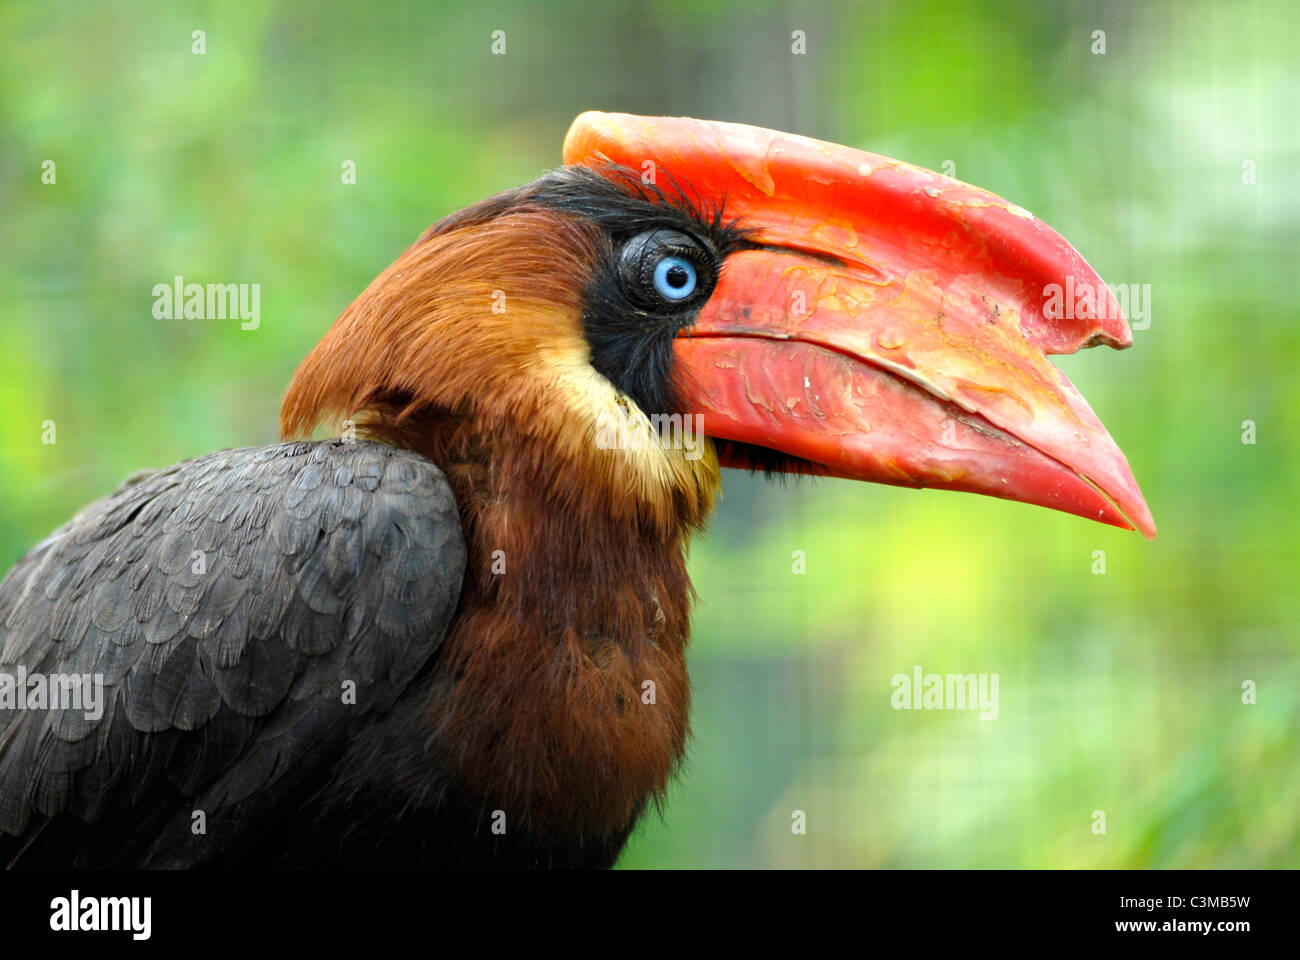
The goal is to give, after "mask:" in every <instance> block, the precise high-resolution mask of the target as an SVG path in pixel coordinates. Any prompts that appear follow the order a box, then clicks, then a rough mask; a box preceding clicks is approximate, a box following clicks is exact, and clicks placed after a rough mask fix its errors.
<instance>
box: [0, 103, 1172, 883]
mask: <svg viewBox="0 0 1300 960" xmlns="http://www.w3.org/2000/svg"><path fill="white" fill-rule="evenodd" d="M1053 285H1057V287H1059V288H1066V289H1069V290H1073V291H1076V292H1077V291H1082V290H1087V291H1089V293H1088V295H1087V296H1081V295H1077V294H1076V296H1075V297H1074V298H1073V299H1072V301H1071V302H1066V303H1063V304H1062V303H1060V302H1059V298H1058V302H1057V303H1056V308H1053V306H1052V304H1053V301H1052V297H1051V295H1050V293H1049V291H1051V290H1052V288H1053ZM1131 342H1132V336H1131V334H1130V332H1129V329H1128V326H1127V324H1126V322H1125V320H1124V318H1123V316H1122V314H1121V311H1120V309H1119V307H1118V304H1117V303H1116V301H1115V300H1114V298H1113V297H1112V294H1111V291H1110V290H1109V289H1108V288H1107V287H1106V286H1105V285H1104V284H1103V283H1102V282H1101V280H1100V278H1098V276H1097V275H1096V273H1094V272H1093V270H1092V269H1091V268H1090V267H1089V266H1088V264H1087V263H1086V262H1085V261H1084V260H1083V258H1082V257H1081V256H1080V255H1079V254H1078V253H1077V252H1076V251H1075V250H1074V249H1073V248H1072V247H1071V246H1070V245H1069V244H1068V243H1067V242H1066V241H1065V240H1064V239H1063V238H1062V237H1061V236H1060V235H1059V234H1057V233H1056V232H1055V231H1053V230H1052V229H1050V228H1049V227H1047V226H1046V225H1045V224H1043V223H1042V222H1041V221H1039V220H1037V219H1036V218H1034V217H1033V216H1031V215H1030V214H1029V213H1028V212H1026V211H1025V210H1023V209H1021V208H1020V207H1017V206H1015V205H1013V204H1010V203H1008V202H1007V201H1005V200H1002V199H1001V198H999V197H997V196H994V195H993V194H991V193H987V192H985V191H983V190H980V189H977V188H975V187H972V186H968V185H967V184H964V183H961V182H958V181H956V180H953V179H950V178H948V177H945V176H941V175H939V174H937V173H932V172H930V171H927V170H923V169H920V168H918V167H914V166H911V165H909V164H906V163H901V162H899V161H896V160H891V159H889V158H887V157H883V156H878V155H875V154H871V153H866V152H863V151H860V150H856V149H849V148H847V147H843V146H839V145H835V144H831V143H824V142H819V141H816V140H811V139H807V138H804V137H800V136H793V135H789V134H783V133H777V132H773V131H770V130H764V129H759V128H755V127H750V126H742V125H738V124H731V123H718V122H708V121H699V120H690V119H680V118H654V117H636V116H629V115H623V114H603V113H585V114H582V115H581V116H579V117H578V118H577V120H576V121H575V122H574V124H573V126H572V128H571V129H570V131H569V133H568V136H567V138H566V141H565V144H564V166H562V167H560V168H558V169H556V170H554V171H552V172H549V173H546V174H544V175H543V176H542V177H540V179H538V180H535V181H534V182H532V183H530V184H528V185H526V186H523V187H519V188H517V189H513V190H508V191H506V192H504V193H501V194H498V195H496V196H494V197H491V198H489V199H487V200H484V201H482V202H481V203H478V204H476V205H474V206H472V207H469V208H468V209H465V210H462V211H460V212H459V213H455V214H452V215H450V216H448V217H446V218H445V219H443V220H441V221H439V222H438V223H436V224H434V226H432V227H431V228H429V229H428V230H427V231H426V232H425V233H424V234H423V235H422V236H420V238H419V239H418V240H417V241H416V242H415V244H414V245H413V246H411V247H410V249H408V250H407V251H406V252H405V253H403V254H402V255H401V256H400V257H399V258H398V259H397V261H396V262H395V263H393V264H392V266H390V267H389V268H388V269H387V270H385V271H384V272H383V273H381V274H380V275H379V277H378V278H377V279H376V280H375V281H374V282H373V283H372V284H371V285H370V286H369V287H368V288H367V289H366V290H365V291H364V292H363V293H362V294H361V295H360V296H359V297H358V298H357V300H356V301H355V302H354V303H352V305H351V306H349V307H348V308H347V309H346V310H345V311H344V312H343V313H342V315H341V316H340V317H339V318H338V320H337V321H336V322H335V323H334V324H333V326H332V327H331V328H330V329H329V330H328V331H327V332H326V333H325V335H324V337H323V339H322V340H321V341H320V342H319V344H318V345H317V346H316V347H315V348H314V349H313V350H312V351H311V352H310V354H309V355H308V356H307V357H306V359H305V360H304V361H303V362H302V364H301V366H300V367H299V368H298V370H297V373H296V374H295V376H294V378H293V380H292V383H291V384H290V386H289V389H288V392H287V394H286V396H285V398H284V403H283V408H282V411H281V418H280V426H281V432H282V435H283V437H284V438H285V440H284V441H283V442H281V443H278V444H275V445H271V446H265V447H256V448H249V449H240V450H227V451H222V452H219V453H213V454H209V455H207V456H202V457H199V458H197V459H194V460H189V461H186V462H184V463H181V464H178V465H176V466H173V467H170V468H167V469H164V470H159V471H156V472H149V473H144V474H140V475H136V476H133V477H131V478H129V479H128V480H127V481H126V482H125V483H124V484H123V486H122V487H121V488H120V489H118V490H117V491H116V492H115V493H113V494H112V495H111V496H109V497H108V498H107V499H105V500H101V501H99V502H97V503H95V504H93V505H91V506H89V507H87V508H86V509H85V510H84V511H83V512H81V513H80V514H78V515H77V516H76V517H75V518H74V519H73V520H72V521H71V522H70V523H68V524H67V525H66V526H64V527H62V528H60V529H59V530H57V531H56V532H55V533H54V534H52V535H51V536H50V537H49V538H48V539H46V540H44V541H43V542H41V543H39V544H37V545H36V546H35V547H34V548H33V549H32V550H31V551H30V552H29V553H28V554H27V555H26V556H24V557H23V558H22V559H21V560H19V561H18V563H17V565H16V566H15V567H14V568H13V570H12V571H11V572H10V573H9V575H8V576H7V577H6V578H5V580H4V582H3V584H2V585H0V651H2V653H0V706H3V707H7V709H0V857H3V862H4V863H5V864H7V865H9V866H14V865H17V866H25V865H37V866H43V865H61V866H106V865H117V866H151V867H153V866H158V867H187V866H198V865H206V866H236V865H250V864H251V865H287V866H306V865H354V866H381V865H439V866H480V865H498V866H551V867H604V866H609V865H612V864H613V863H614V861H615V860H616V859H617V857H618V855H619V852H620V850H621V849H622V847H623V844H624V842H625V840H626V839H627V837H628V834H629V832H630V831H631V829H632V828H633V826H634V824H635V823H636V822H637V819H638V818H639V817H640V816H641V815H642V813H643V812H644V811H645V810H646V808H647V806H648V805H650V804H651V803H653V802H655V801H656V800H657V799H658V798H660V797H662V795H663V792H664V789H665V787H666V785H667V784H668V782H669V779H670V777H671V776H672V774H673V773H674V770H675V768H676V767H677V766H678V764H679V762H680V760H681V758H682V755H683V750H684V745H685V742H686V739H687V731H688V725H687V713H688V706H689V698H690V694H689V690H688V686H687V671H686V664H685V659H684V653H685V647H686V641H687V634H688V618H689V608H690V605H691V602H692V589H691V584H690V581H689V579H688V577H687V569H686V559H685V549H686V547H687V544H688V541H689V540H690V538H691V537H692V535H693V534H695V533H697V532H698V531H700V530H701V529H702V528H703V527H704V525H705V522H706V520H707V519H708V517H709V515H710V512H711V511H712V510H713V507H714V501H715V498H716V496H717V494H718V489H719V476H720V470H719V468H720V467H740V468H749V469H755V470H760V471H766V472H769V473H806V474H814V475H827V476H834V477H844V478H854V479H859V480H869V481H874V482H877V483H886V484H895V485H902V486H912V487H939V488H944V489H949V490H965V491H971V492H975V493H983V494H988V495H991V496H995V497H1003V498H1006V499H1011V500H1019V501H1023V502H1026V503H1031V504H1039V505H1042V506H1047V507H1052V508H1055V509H1057V510H1062V511H1065V512H1068V513H1074V514H1078V515H1080V516H1083V517H1090V518H1092V519H1094V520H1099V521H1102V522H1104V523H1110V524H1114V525H1116V526H1120V527H1124V528H1128V529H1133V528H1136V529H1137V530H1139V531H1141V532H1142V533H1144V534H1146V535H1147V536H1154V533H1155V527H1154V525H1153V522H1152V519H1151V515H1150V513H1149V512H1148V510H1147V507H1146V504H1145V503H1144V501H1143V499H1142V495H1141V493H1140V492H1139V491H1138V488H1137V485H1136V483H1135V481H1134V479H1133V476H1132V473H1131V472H1130V470H1129V467H1128V464H1127V462H1126V460H1125V459H1124V456H1123V454H1122V453H1121V452H1120V450H1119V448H1118V447H1117V446H1116V445H1115V443H1114V442H1113V441H1112V440H1111V438H1110V436H1109V435H1108V434H1107V432H1106V430H1105V429H1104V428H1103V427H1102V425H1101V423H1100V422H1099V421H1098V420H1097V418H1096V416H1095V415H1094V414H1093V412H1092V410H1091V409H1090V408H1089V406H1088V405H1087V403H1086V402H1085V401H1084V400H1083V398H1082V397H1081V396H1080V395H1079V394H1078V392H1076V391H1075V389H1074V388H1073V386H1072V385H1071V384H1070V383H1069V381H1068V380H1067V379H1066V378H1065V377H1064V376H1063V375H1062V374H1061V373H1060V372H1058V371H1057V369H1056V368H1055V367H1054V366H1053V365H1052V364H1051V363H1050V362H1049V360H1048V356H1049V355H1050V354H1056V353H1071V352H1073V351H1075V350H1077V349H1079V348H1080V347H1085V346H1092V345H1095V344H1106V345H1109V346H1112V347H1118V348H1123V347H1127V346H1129V345H1130V344H1131ZM696 416H698V417H700V418H702V419H701V420H700V421H699V422H701V423H702V424H703V428H704V433H705V435H706V438H707V439H705V440H704V441H703V442H702V445H700V446H698V447H697V448H696V449H695V450H694V453H692V450H691V449H690V447H689V445H688V444H687V443H685V442H678V441H679V440H684V433H683V435H682V436H677V435H676V434H674V430H673V429H671V428H672V427H673V426H674V425H675V424H678V423H684V422H689V420H690V418H694V417H696ZM674 417H676V419H674ZM683 417H684V418H687V419H686V420H683ZM612 422H617V423H619V424H621V426H622V433H619V434H612V433H611V434H608V435H606V436H605V442H602V430H603V429H604V427H602V424H604V425H606V426H607V425H608V424H610V423H612ZM340 424H342V425H343V430H342V432H341V433H342V435H341V436H339V437H336V438H334V439H328V440H320V441H315V442H313V441H311V440H310V437H311V435H312V433H313V432H314V430H316V429H317V428H318V427H321V426H327V425H333V426H338V425H340ZM665 426H667V427H669V428H670V429H664V428H665ZM611 436H614V437H616V439H615V440H614V441H612V442H611V441H610V440H609V438H610V437H611ZM6 676H7V677H8V678H9V679H8V681H5V680H4V679H3V678H4V677H6ZM73 676H81V677H83V678H84V682H83V686H82V687H81V688H80V689H81V694H82V702H80V703H78V702H77V700H76V690H75V689H74V688H73V686H72V685H71V684H70V682H67V678H69V677H73ZM42 678H44V681H42ZM56 678H57V679H56ZM101 681H102V688H101V689H100V695H99V696H98V697H95V696H94V694H93V691H94V690H95V689H96V686H95V684H96V683H98V682H101ZM42 683H44V686H42ZM59 683H65V686H64V687H62V688H60V687H59V686H58V684H59ZM42 689H43V690H45V691H46V694H47V696H46V698H45V699H42V696H41V695H40V693H39V691H40V690H42ZM6 690H7V691H8V694H7V695H8V698H9V699H8V700H7V701H6V700H5V699H4V698H5V696H6ZM56 694H57V695H59V696H56ZM92 700H97V704H91V701H92Z"/></svg>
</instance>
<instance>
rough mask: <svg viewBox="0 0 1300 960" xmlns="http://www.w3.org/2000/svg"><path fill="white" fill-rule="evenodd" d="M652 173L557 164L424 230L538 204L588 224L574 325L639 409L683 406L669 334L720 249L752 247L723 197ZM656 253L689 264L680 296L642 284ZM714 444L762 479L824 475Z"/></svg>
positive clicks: (737, 446) (715, 264) (744, 448)
mask: <svg viewBox="0 0 1300 960" xmlns="http://www.w3.org/2000/svg"><path fill="white" fill-rule="evenodd" d="M658 179H659V180H660V181H662V182H664V183H665V184H667V186H666V188H661V187H660V186H657V185H654V184H646V183H644V182H643V181H642V179H641V176H640V174H639V173H637V172H636V171H634V170H632V169H630V168H628V167H622V166H617V165H614V164H610V165H608V166H606V167H605V168H604V169H603V170H601V172H599V173H597V172H596V171H594V170H590V169H588V168H586V167H562V168H560V169H558V170H553V171H551V172H550V173H547V174H544V175H543V176H542V177H540V178H539V179H537V180H535V181H533V182H532V183H530V184H527V185H525V186H523V187H519V188H517V189H515V190H510V191H507V192H505V193H502V194H498V195H497V196H495V197H492V198H489V199H488V200H485V201H483V203H481V204H478V205H476V206H475V207H471V208H469V209H468V210H463V211H461V212H460V213H457V214H453V215H451V216H450V217H447V218H445V219H444V220H442V221H439V222H438V223H437V224H435V225H434V226H433V227H431V228H430V229H429V231H428V233H427V234H426V236H427V235H430V234H433V233H439V232H442V231H444V230H447V229H452V228H455V227H459V226H468V225H471V224H472V223H474V222H477V221H481V220H486V219H490V218H492V217H494V216H498V215H500V214H502V213H504V212H506V211H507V210H510V209H512V208H514V209H517V208H518V207H520V206H541V207H547V208H550V209H553V210H560V211H564V212H565V213H569V214H572V215H575V216H578V217H581V218H583V219H584V220H588V221H590V222H591V223H594V224H595V225H596V226H598V227H599V228H600V230H601V232H602V234H603V235H604V239H605V241H606V242H605V243H604V244H603V249H602V250H601V251H600V254H599V256H598V259H597V263H596V265H595V269H594V270H593V274H592V278H591V281H590V282H589V283H588V285H587V287H586V289H585V290H584V292H583V300H584V309H583V314H582V328H583V335H584V336H585V337H586V340H587V344H588V346H589V348H590V350H591V364H592V366H593V367H594V368H595V369H596V370H597V372H599V373H600V374H601V375H602V376H604V377H605V378H606V379H607V380H609V382H610V383H612V384H613V385H614V386H615V387H616V388H618V389H619V390H620V391H621V392H622V393H624V394H625V395H627V396H628V397H629V398H630V399H631V400H632V401H633V402H634V403H635V404H636V405H637V406H638V407H639V408H640V409H641V410H642V412H644V413H645V414H646V415H652V414H656V413H670V414H671V413H686V412H689V411H686V410H684V409H683V406H682V401H681V397H682V396H684V395H685V393H686V391H685V390H684V389H683V385H682V384H681V383H680V381H679V378H680V376H681V374H680V371H678V370H676V369H675V367H674V363H673V358H674V355H673V340H674V339H675V338H676V336H677V334H678V333H679V332H680V331H681V330H683V329H685V328H687V327H690V326H691V325H692V324H693V323H695V321H696V319H697V318H698V316H699V313H700V309H701V308H702V307H703V306H704V304H705V303H707V302H708V299H709V297H710V296H711V295H712V293H713V290H714V287H715V286H716V285H717V280H718V276H719V275H720V273H721V271H722V270H723V269H724V262H725V260H726V258H727V256H728V255H729V254H731V253H733V252H735V251H737V250H746V249H748V250H754V249H762V245H761V244H758V243H755V242H754V241H753V240H751V239H750V231H748V230H746V229H745V228H744V226H743V225H741V224H740V223H739V222H737V221H735V220H731V221H728V220H726V219H725V217H724V213H723V208H724V206H725V202H726V201H725V198H723V199H722V200H721V201H705V200H703V199H701V198H699V197H698V196H696V195H694V193H693V192H692V191H691V190H690V188H689V187H687V186H683V185H681V184H679V183H678V182H677V181H676V180H675V179H674V178H673V177H672V176H671V175H669V174H667V173H666V171H663V170H659V171H658ZM663 255H673V256H683V257H686V258H687V259H689V260H690V261H691V263H692V264H693V265H694V267H695V271H696V289H695V291H694V292H693V293H692V294H691V295H690V296H689V297H687V298H685V299H684V300H680V301H672V300H669V299H667V298H665V297H663V296H661V295H659V294H657V293H656V292H655V290H654V288H653V285H652V284H651V283H650V282H649V277H650V276H651V275H652V274H653V265H654V263H655V262H656V261H657V259H658V258H659V257H660V256H663ZM715 442H716V443H717V445H718V448H719V453H720V454H721V455H723V456H725V457H727V459H728V461H729V462H730V463H731V464H733V465H735V466H738V467H741V468H744V469H749V470H751V471H762V472H764V473H767V474H768V475H769V476H771V475H774V474H779V475H782V477H783V478H784V475H787V474H818V473H824V472H825V471H824V469H822V468H821V467H820V466H819V465H817V464H814V463H811V462H810V461H806V460H802V459H800V458H797V457H791V456H789V455H788V454H784V453H781V452H779V451H776V450H771V449H768V448H766V447H758V446H754V445H751V444H745V443H736V442H733V441H715Z"/></svg>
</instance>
